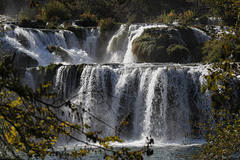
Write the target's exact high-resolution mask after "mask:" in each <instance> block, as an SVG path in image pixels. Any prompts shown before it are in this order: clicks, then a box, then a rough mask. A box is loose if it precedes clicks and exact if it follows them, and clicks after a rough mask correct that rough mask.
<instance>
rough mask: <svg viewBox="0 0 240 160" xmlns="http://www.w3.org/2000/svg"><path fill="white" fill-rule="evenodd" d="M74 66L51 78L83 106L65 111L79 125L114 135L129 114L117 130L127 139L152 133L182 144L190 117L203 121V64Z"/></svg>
mask: <svg viewBox="0 0 240 160" xmlns="http://www.w3.org/2000/svg"><path fill="white" fill-rule="evenodd" d="M78 68H79V67H78V66H64V65H63V66H60V67H59V68H58V69H57V70H56V73H55V75H54V76H53V81H54V82H55V83H54V88H55V89H56V91H57V93H58V95H62V97H65V98H66V99H67V98H70V99H71V101H72V103H73V104H77V105H78V106H80V107H81V108H78V110H77V112H76V113H71V111H68V110H67V109H66V108H65V109H63V111H64V112H69V113H68V114H73V115H75V116H72V119H71V121H76V120H77V119H81V121H80V122H79V123H87V124H88V125H90V126H92V128H91V129H90V130H91V131H97V132H99V133H101V134H100V135H101V136H103V137H104V136H108V135H114V134H115V130H114V129H115V127H116V126H118V125H119V124H120V123H121V120H122V119H123V117H124V116H126V115H127V114H130V118H129V119H128V120H129V123H128V125H125V126H122V128H121V131H119V136H120V137H121V138H123V139H125V140H127V141H142V140H144V139H145V138H146V137H147V136H150V135H151V136H152V137H153V138H154V139H155V141H156V143H162V142H179V143H181V142H182V141H184V140H185V136H186V135H192V134H193V133H191V130H192V125H191V123H190V122H191V121H192V122H193V121H196V122H200V121H204V120H206V119H205V118H204V116H206V115H204V114H202V113H201V110H203V109H205V108H208V106H209V105H210V101H209V98H208V97H207V95H203V94H202V93H201V91H200V90H201V89H200V87H201V84H202V83H203V80H204V79H203V77H202V75H203V74H204V72H207V67H206V66H204V65H198V66H194V65H175V64H169V65H164V64H134V65H133V64H131V65H130V64H129V65H121V64H106V65H100V64H95V65H86V66H85V67H84V69H83V70H82V72H81V73H79V74H78V72H79V69H78ZM30 73H31V72H30ZM30 73H29V72H28V77H29V74H30ZM32 74H34V73H33V72H32ZM31 79H32V80H33V81H35V80H34V79H33V78H32V77H31ZM28 83H29V81H28ZM82 108H84V109H85V110H87V111H89V112H90V113H91V114H92V115H93V116H94V117H96V118H97V119H94V118H90V117H91V116H92V115H91V116H90V115H89V114H88V113H83V112H82ZM68 114H66V115H68ZM76 115H78V116H79V115H81V118H76ZM99 119H100V120H101V121H103V122H105V123H104V124H103V123H101V122H99ZM106 124H108V125H106Z"/></svg>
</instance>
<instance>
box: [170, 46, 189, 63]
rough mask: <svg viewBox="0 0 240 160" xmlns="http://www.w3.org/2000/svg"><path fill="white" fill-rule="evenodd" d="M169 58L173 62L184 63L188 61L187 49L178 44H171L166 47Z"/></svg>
mask: <svg viewBox="0 0 240 160" xmlns="http://www.w3.org/2000/svg"><path fill="white" fill-rule="evenodd" d="M167 54H168V58H169V60H171V61H172V62H175V63H184V62H187V61H188V57H189V50H188V49H187V48H186V47H184V46H182V45H178V44H172V45H171V46H169V47H168V48H167Z"/></svg>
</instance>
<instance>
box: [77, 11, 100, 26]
mask: <svg viewBox="0 0 240 160" xmlns="http://www.w3.org/2000/svg"><path fill="white" fill-rule="evenodd" d="M76 24H77V25H79V26H83V27H92V26H97V25H98V23H97V17H96V16H95V15H93V14H90V13H84V14H82V15H80V20H79V21H76Z"/></svg>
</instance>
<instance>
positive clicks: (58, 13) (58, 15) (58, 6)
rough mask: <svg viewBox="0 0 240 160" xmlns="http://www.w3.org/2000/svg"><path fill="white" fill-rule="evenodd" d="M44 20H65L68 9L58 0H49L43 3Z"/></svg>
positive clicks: (67, 15)
mask: <svg viewBox="0 0 240 160" xmlns="http://www.w3.org/2000/svg"><path fill="white" fill-rule="evenodd" d="M44 11H45V17H44V18H45V20H47V21H58V20H66V19H68V18H69V17H70V11H69V10H68V9H67V8H66V6H65V5H64V4H62V3H61V2H58V1H50V2H49V3H47V4H46V5H45V8H44Z"/></svg>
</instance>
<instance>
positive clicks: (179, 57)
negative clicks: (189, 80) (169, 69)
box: [132, 26, 202, 63]
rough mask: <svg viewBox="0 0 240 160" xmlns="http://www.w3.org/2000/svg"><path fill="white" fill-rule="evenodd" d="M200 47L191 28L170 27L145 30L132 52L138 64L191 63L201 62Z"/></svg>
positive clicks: (134, 44)
mask: <svg viewBox="0 0 240 160" xmlns="http://www.w3.org/2000/svg"><path fill="white" fill-rule="evenodd" d="M199 45H201V44H199V42H198V39H197V37H196V36H195V33H194V31H193V30H192V29H191V28H189V27H182V26H169V27H166V28H150V29H145V31H144V32H143V33H142V35H141V36H140V37H138V38H137V39H135V40H134V42H133V48H132V51H133V54H135V55H136V57H137V62H160V63H165V62H175V63H189V62H200V61H201V58H202V55H201V52H200V51H198V48H199ZM196 54H200V55H196ZM196 57H197V58H196Z"/></svg>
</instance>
